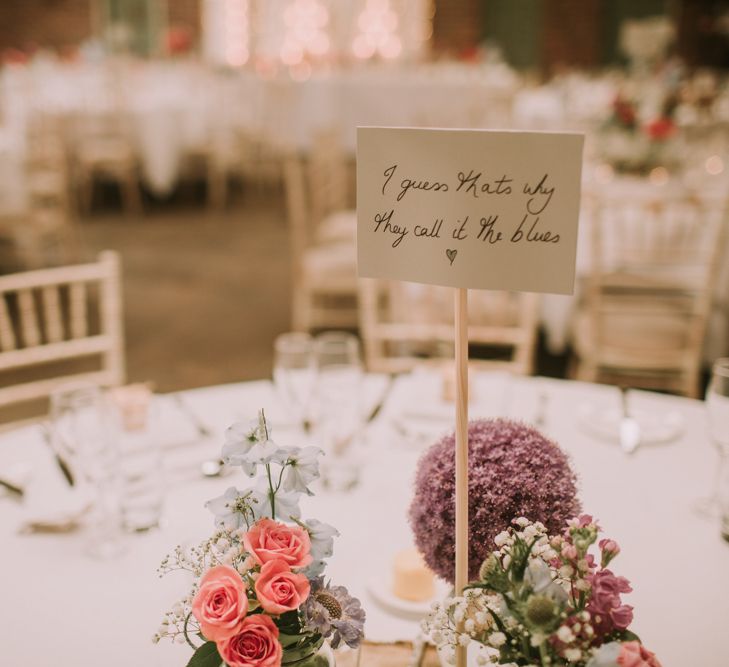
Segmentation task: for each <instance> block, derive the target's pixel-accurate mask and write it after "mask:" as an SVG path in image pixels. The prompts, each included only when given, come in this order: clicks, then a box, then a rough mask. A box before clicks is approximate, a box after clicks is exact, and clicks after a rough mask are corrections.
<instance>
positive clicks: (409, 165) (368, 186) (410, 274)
mask: <svg viewBox="0 0 729 667" xmlns="http://www.w3.org/2000/svg"><path fill="white" fill-rule="evenodd" d="M582 144H583V136H582V135H580V134H569V133H547V132H510V131H491V130H432V129H414V128H385V127H360V128H358V129H357V255H358V271H359V275H360V276H364V277H370V278H387V279H393V280H406V281H412V282H420V283H428V284H433V285H445V286H450V287H465V288H478V289H494V290H515V291H523V292H551V293H556V294H572V292H573V289H574V278H575V254H576V250H577V222H578V216H579V206H580V180H581V169H582Z"/></svg>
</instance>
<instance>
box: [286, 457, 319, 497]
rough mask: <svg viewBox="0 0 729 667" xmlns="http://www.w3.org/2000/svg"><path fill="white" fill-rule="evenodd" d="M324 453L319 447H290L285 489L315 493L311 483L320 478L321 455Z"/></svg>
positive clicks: (309, 493) (308, 493)
mask: <svg viewBox="0 0 729 667" xmlns="http://www.w3.org/2000/svg"><path fill="white" fill-rule="evenodd" d="M322 453H323V452H322V450H321V449H319V448H318V447H303V448H302V447H291V448H289V449H288V450H287V454H288V460H287V467H286V473H285V475H284V479H283V489H284V490H285V491H297V492H299V493H305V494H307V495H309V496H312V495H314V494H313V493H312V492H311V491H310V490H309V484H311V483H312V482H313V481H314V480H315V479H318V478H319V456H321V454H322Z"/></svg>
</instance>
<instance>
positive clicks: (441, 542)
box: [410, 419, 580, 583]
mask: <svg viewBox="0 0 729 667" xmlns="http://www.w3.org/2000/svg"><path fill="white" fill-rule="evenodd" d="M468 456H469V458H468V461H469V473H468V519H469V520H468V523H469V540H468V569H469V579H471V580H473V579H476V578H477V575H478V570H479V567H480V566H481V563H482V562H483V560H484V559H485V558H486V556H488V554H489V553H491V552H492V551H493V550H494V549H495V548H496V547H495V545H494V537H496V535H498V534H499V533H500V532H501V531H502V530H505V529H506V528H507V527H508V526H509V525H510V524H511V520H512V519H515V518H516V517H519V516H525V517H527V518H528V519H530V520H531V521H541V522H542V523H543V524H544V525H545V526H546V527H547V531H548V533H549V534H550V535H555V534H558V533H560V532H561V531H562V529H563V528H564V524H565V521H567V519H569V518H571V517H574V516H576V515H577V514H579V512H580V503H579V501H578V500H577V488H576V482H577V479H576V477H575V474H574V472H572V469H571V468H570V465H569V461H568V459H567V456H566V455H565V454H564V452H563V451H562V450H561V449H560V448H559V446H558V445H557V444H556V443H554V442H552V441H551V440H548V439H547V438H545V437H544V436H543V435H542V434H541V433H539V431H537V430H536V429H535V428H532V427H531V426H528V425H526V424H523V423H519V422H515V421H511V420H508V419H482V420H478V421H472V422H470V423H469V425H468ZM455 477H456V463H455V435H449V436H446V437H444V438H443V439H442V440H440V441H439V442H437V443H435V444H434V445H433V446H432V447H431V448H430V449H429V450H428V451H427V452H426V453H425V454H424V455H423V458H422V459H421V460H420V463H419V464H418V470H417V474H416V477H415V497H414V498H413V502H412V504H411V505H410V525H411V527H412V529H413V533H414V534H415V543H416V544H417V547H418V549H419V550H420V552H421V553H422V554H423V557H424V558H425V562H426V563H427V564H428V566H429V567H430V568H431V569H432V570H433V571H434V572H436V573H437V574H438V575H440V576H441V577H443V578H444V579H446V580H447V581H450V582H451V583H453V580H454V576H455V571H454V570H455V552H456V545H455V521H456V518H455V517H456V495H455Z"/></svg>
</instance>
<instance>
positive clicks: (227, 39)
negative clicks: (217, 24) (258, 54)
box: [224, 0, 250, 67]
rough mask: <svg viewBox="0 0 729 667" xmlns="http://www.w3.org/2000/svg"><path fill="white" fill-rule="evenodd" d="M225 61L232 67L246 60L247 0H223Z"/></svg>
mask: <svg viewBox="0 0 729 667" xmlns="http://www.w3.org/2000/svg"><path fill="white" fill-rule="evenodd" d="M224 13H225V22H224V26H225V27H224V30H225V36H224V44H225V61H226V62H227V63H228V65H231V66H232V67H241V66H242V65H245V64H246V63H247V62H248V57H249V55H250V53H249V48H248V32H249V18H248V0H225V10H224Z"/></svg>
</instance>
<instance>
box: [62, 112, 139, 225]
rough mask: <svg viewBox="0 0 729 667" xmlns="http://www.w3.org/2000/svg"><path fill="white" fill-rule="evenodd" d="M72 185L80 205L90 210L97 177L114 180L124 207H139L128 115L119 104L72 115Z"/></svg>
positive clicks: (137, 179)
mask: <svg viewBox="0 0 729 667" xmlns="http://www.w3.org/2000/svg"><path fill="white" fill-rule="evenodd" d="M73 125H74V135H75V136H74V146H75V155H74V158H75V159H74V185H75V187H76V188H77V190H78V195H79V208H80V209H81V211H83V212H84V213H88V212H89V211H90V210H91V206H92V204H93V194H94V184H95V182H96V181H97V180H107V181H112V182H114V183H116V184H117V185H118V187H119V191H120V193H121V197H122V201H123V204H124V207H125V208H126V209H127V211H128V212H130V213H139V212H140V211H141V210H142V199H141V193H140V186H139V169H138V164H137V156H136V152H135V150H134V146H133V142H132V136H131V130H130V128H129V123H128V119H127V118H126V117H125V115H124V114H123V112H122V111H121V109H120V108H117V107H115V108H113V109H112V110H109V111H103V112H95V113H90V112H89V113H79V114H78V115H77V116H76V118H75V119H74V123H73Z"/></svg>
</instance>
